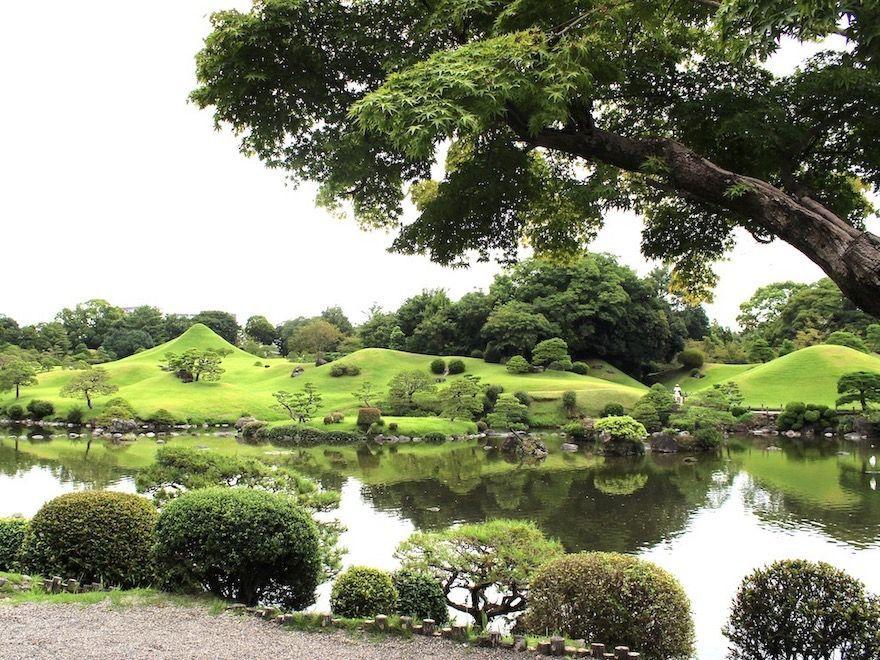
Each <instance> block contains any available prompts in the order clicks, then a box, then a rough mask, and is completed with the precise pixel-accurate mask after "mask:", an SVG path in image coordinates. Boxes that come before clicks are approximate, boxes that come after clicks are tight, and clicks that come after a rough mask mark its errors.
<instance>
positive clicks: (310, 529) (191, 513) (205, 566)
mask: <svg viewBox="0 0 880 660" xmlns="http://www.w3.org/2000/svg"><path fill="white" fill-rule="evenodd" d="M155 556H156V567H157V573H158V576H159V583H160V586H161V587H162V588H164V589H168V590H175V591H178V590H194V589H199V590H207V591H209V592H210V593H212V594H215V595H217V596H219V597H221V598H228V599H233V600H237V601H240V602H243V603H245V604H247V605H256V604H257V603H258V602H259V603H266V604H273V605H279V606H281V607H288V608H291V609H302V608H304V607H307V606H309V605H311V604H312V603H314V601H315V588H316V587H317V586H318V583H319V580H320V575H321V552H320V546H319V540H318V532H317V530H316V527H315V523H314V521H313V520H312V519H311V517H310V516H309V514H308V513H307V512H306V511H305V510H304V509H302V508H301V507H300V506H298V505H297V504H296V503H295V502H294V501H293V500H292V499H291V498H289V497H287V496H284V495H276V494H272V493H268V492H265V491H261V490H256V489H250V488H205V489H201V490H195V491H191V492H188V493H185V494H183V495H181V496H180V497H178V498H177V499H175V500H172V501H171V502H169V503H168V504H167V505H165V508H164V509H163V510H162V515H161V517H160V518H159V523H158V525H157V526H156V553H155Z"/></svg>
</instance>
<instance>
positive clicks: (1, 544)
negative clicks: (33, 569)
mask: <svg viewBox="0 0 880 660" xmlns="http://www.w3.org/2000/svg"><path fill="white" fill-rule="evenodd" d="M27 528H28V523H27V520H25V519H24V518H0V571H9V572H13V573H18V572H19V571H21V569H22V559H23V558H24V537H25V534H26V533H27Z"/></svg>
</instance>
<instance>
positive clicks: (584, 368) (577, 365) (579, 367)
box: [571, 362, 590, 376]
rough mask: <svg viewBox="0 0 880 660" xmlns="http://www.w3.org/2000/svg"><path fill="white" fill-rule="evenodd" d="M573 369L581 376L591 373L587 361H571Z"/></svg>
mask: <svg viewBox="0 0 880 660" xmlns="http://www.w3.org/2000/svg"><path fill="white" fill-rule="evenodd" d="M571 371H572V372H573V373H576V374H578V375H581V376H586V375H587V374H588V373H590V365H588V364H587V363H586V362H572V363H571Z"/></svg>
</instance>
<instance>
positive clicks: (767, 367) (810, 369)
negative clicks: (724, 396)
mask: <svg viewBox="0 0 880 660" xmlns="http://www.w3.org/2000/svg"><path fill="white" fill-rule="evenodd" d="M850 371H876V372H877V373H880V357H877V356H876V355H869V354H867V353H862V352H861V351H857V350H854V349H852V348H848V347H846V346H830V345H826V344H821V345H819V346H809V347H808V348H802V349H801V350H799V351H795V352H794V353H789V354H788V355H784V356H783V357H781V358H776V359H775V360H773V361H771V362H767V363H766V364H762V365H759V366H757V367H755V368H754V369H749V370H748V371H746V372H745V373H742V374H740V375H738V376H736V377H734V378H732V379H731V380H733V382H735V383H736V384H737V385H739V387H740V389H741V390H742V393H743V395H744V396H745V400H746V403H747V404H748V405H750V406H760V407H767V408H779V407H781V406H784V405H785V404H786V403H788V402H789V401H803V402H805V403H824V404H826V405H829V406H833V405H834V404H835V402H836V400H837V381H838V380H839V379H840V377H841V376H842V375H843V374H845V373H849V372H850Z"/></svg>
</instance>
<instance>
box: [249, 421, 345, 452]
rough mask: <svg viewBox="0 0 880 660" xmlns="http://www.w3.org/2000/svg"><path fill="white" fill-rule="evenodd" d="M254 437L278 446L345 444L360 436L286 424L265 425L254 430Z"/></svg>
mask: <svg viewBox="0 0 880 660" xmlns="http://www.w3.org/2000/svg"><path fill="white" fill-rule="evenodd" d="M254 437H255V438H256V439H257V440H260V441H263V442H271V443H272V444H274V445H280V446H296V447H308V446H311V445H345V444H351V443H353V442H358V441H359V440H361V437H360V436H359V435H357V434H356V433H350V432H348V431H322V430H321V429H316V428H312V427H309V426H297V425H296V424H286V425H283V426H265V427H262V428H260V429H258V430H257V431H256V433H255V434H254Z"/></svg>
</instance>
